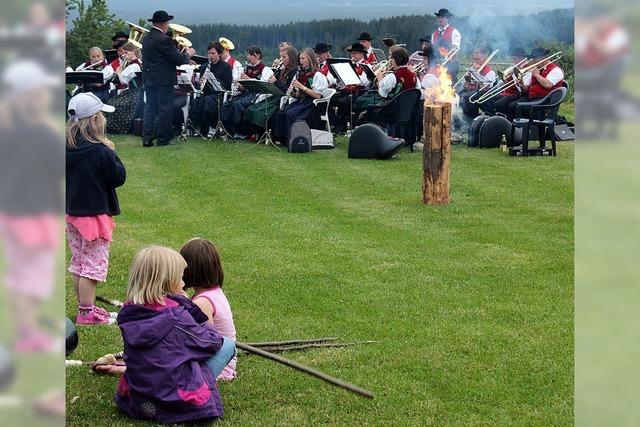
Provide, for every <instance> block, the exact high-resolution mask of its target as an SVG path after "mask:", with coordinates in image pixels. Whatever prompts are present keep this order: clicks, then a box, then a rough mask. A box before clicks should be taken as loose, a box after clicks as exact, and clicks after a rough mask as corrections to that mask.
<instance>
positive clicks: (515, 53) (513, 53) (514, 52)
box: [509, 47, 527, 57]
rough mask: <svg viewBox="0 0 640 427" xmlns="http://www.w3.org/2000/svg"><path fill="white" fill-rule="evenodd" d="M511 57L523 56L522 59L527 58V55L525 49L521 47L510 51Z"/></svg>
mask: <svg viewBox="0 0 640 427" xmlns="http://www.w3.org/2000/svg"><path fill="white" fill-rule="evenodd" d="M509 55H511V56H522V57H525V56H527V54H526V53H525V51H524V49H523V48H521V47H512V48H511V50H510V51H509Z"/></svg>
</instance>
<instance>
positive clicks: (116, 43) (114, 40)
mask: <svg viewBox="0 0 640 427" xmlns="http://www.w3.org/2000/svg"><path fill="white" fill-rule="evenodd" d="M128 41H129V35H128V34H125V33H123V32H122V31H118V32H116V33H115V35H114V36H113V37H111V47H112V48H113V49H117V48H118V47H120V46H122V45H123V44H124V43H120V42H125V43H126V42H128Z"/></svg>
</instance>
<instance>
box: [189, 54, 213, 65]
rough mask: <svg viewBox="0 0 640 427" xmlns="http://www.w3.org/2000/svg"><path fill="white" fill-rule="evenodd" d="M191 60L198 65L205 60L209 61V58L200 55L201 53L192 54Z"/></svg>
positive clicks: (204, 62) (205, 61)
mask: <svg viewBox="0 0 640 427" xmlns="http://www.w3.org/2000/svg"><path fill="white" fill-rule="evenodd" d="M191 60H192V61H193V62H195V63H196V64H198V65H202V64H206V63H207V62H209V58H207V57H206V56H201V55H193V56H192V57H191Z"/></svg>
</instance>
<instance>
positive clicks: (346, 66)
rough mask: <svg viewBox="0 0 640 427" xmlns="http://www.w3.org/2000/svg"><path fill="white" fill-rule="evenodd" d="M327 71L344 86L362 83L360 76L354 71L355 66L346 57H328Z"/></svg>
mask: <svg viewBox="0 0 640 427" xmlns="http://www.w3.org/2000/svg"><path fill="white" fill-rule="evenodd" d="M327 63H328V64H329V71H330V72H331V74H333V76H334V77H335V78H336V80H338V81H339V82H340V83H341V84H343V85H344V86H358V85H362V82H361V81H360V77H358V74H357V73H356V67H355V65H354V64H353V62H352V61H351V60H350V59H347V58H328V59H327Z"/></svg>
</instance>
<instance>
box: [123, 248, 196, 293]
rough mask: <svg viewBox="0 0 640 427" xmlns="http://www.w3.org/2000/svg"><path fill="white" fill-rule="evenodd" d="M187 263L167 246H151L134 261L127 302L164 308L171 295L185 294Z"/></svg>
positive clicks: (139, 253) (143, 250)
mask: <svg viewBox="0 0 640 427" xmlns="http://www.w3.org/2000/svg"><path fill="white" fill-rule="evenodd" d="M186 267H187V262H186V261H185V260H184V258H182V255H180V254H179V253H178V252H176V251H174V250H173V249H170V248H165V247H163V246H149V247H146V248H144V249H142V250H141V251H139V252H138V253H137V254H136V256H135V257H134V258H133V264H132V265H131V271H130V272H129V284H128V285H127V301H130V302H132V303H133V304H162V305H164V297H165V296H166V295H167V294H176V293H178V292H180V291H181V287H180V284H181V281H182V274H183V272H184V269H185V268H186Z"/></svg>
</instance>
